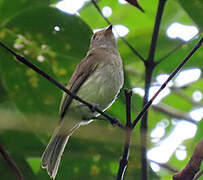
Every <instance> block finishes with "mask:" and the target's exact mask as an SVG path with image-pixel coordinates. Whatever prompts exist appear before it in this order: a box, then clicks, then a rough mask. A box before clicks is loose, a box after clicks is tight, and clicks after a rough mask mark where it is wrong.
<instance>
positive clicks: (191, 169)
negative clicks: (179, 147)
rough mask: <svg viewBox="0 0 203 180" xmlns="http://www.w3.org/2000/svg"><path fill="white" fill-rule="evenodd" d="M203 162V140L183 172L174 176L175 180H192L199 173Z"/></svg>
mask: <svg viewBox="0 0 203 180" xmlns="http://www.w3.org/2000/svg"><path fill="white" fill-rule="evenodd" d="M202 160H203V138H202V139H201V140H200V142H199V143H198V144H197V145H196V147H195V150H194V153H193V155H192V157H191V158H190V161H189V162H188V164H187V165H186V166H185V168H184V169H183V170H181V171H180V172H178V173H176V174H175V175H174V176H173V180H192V179H193V178H194V176H195V174H196V173H197V172H198V171H199V169H200V166H201V162H202Z"/></svg>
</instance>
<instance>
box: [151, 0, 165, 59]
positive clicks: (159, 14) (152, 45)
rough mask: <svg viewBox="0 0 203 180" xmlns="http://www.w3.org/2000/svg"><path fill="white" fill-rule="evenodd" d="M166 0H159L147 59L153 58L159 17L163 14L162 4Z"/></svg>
mask: <svg viewBox="0 0 203 180" xmlns="http://www.w3.org/2000/svg"><path fill="white" fill-rule="evenodd" d="M166 1H167V0H159V5H158V10H157V14H156V20H155V25H154V30H153V34H152V40H151V44H150V49H149V56H148V60H149V61H153V60H154V55H155V52H156V47H157V40H158V35H159V27H160V23H161V18H162V15H163V11H164V6H165V3H166Z"/></svg>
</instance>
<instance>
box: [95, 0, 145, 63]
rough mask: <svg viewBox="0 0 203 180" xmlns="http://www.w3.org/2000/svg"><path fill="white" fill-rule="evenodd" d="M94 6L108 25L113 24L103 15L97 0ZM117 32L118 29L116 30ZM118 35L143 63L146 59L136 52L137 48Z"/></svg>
mask: <svg viewBox="0 0 203 180" xmlns="http://www.w3.org/2000/svg"><path fill="white" fill-rule="evenodd" d="M92 4H93V5H94V6H95V8H96V9H97V11H98V12H99V14H100V15H101V16H102V17H103V19H104V20H105V21H106V22H107V23H108V24H112V23H111V22H110V21H109V20H108V19H107V18H106V17H105V16H104V15H103V13H102V11H101V9H100V7H99V6H98V4H97V3H96V1H95V0H92ZM114 30H115V31H116V29H114ZM116 33H117V35H118V36H119V38H121V40H122V41H123V42H124V43H125V44H126V45H127V46H128V47H129V48H130V50H131V51H132V52H133V53H134V54H135V55H136V56H137V57H138V58H139V59H140V60H142V61H143V62H144V61H145V59H144V58H143V57H142V56H141V55H140V54H139V53H138V52H137V51H136V50H135V48H134V47H133V46H132V45H131V44H130V43H129V42H128V41H127V40H126V39H125V38H124V37H121V36H120V35H119V34H118V32H117V31H116Z"/></svg>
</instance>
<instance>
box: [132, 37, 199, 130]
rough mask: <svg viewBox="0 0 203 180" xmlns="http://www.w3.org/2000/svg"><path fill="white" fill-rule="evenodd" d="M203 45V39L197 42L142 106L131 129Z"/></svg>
mask: <svg viewBox="0 0 203 180" xmlns="http://www.w3.org/2000/svg"><path fill="white" fill-rule="evenodd" d="M202 43H203V38H201V39H200V40H199V42H198V43H197V44H196V46H195V47H194V48H193V49H192V51H191V52H190V53H189V54H188V55H187V57H186V58H185V59H184V60H183V61H182V62H181V63H180V64H179V65H178V67H177V68H176V69H175V70H174V71H173V72H172V73H171V74H170V76H169V77H168V79H167V80H166V81H165V82H164V84H162V86H161V87H160V88H159V90H158V91H157V92H156V93H155V95H154V96H153V97H152V98H151V99H150V100H149V102H148V103H147V104H146V105H145V106H144V108H143V109H142V111H141V112H140V113H139V114H138V116H137V117H136V118H135V120H134V121H133V127H134V126H135V125H136V124H137V122H138V121H139V120H140V118H141V117H142V116H143V115H144V114H145V112H146V111H147V110H148V109H149V107H150V106H151V104H152V102H153V101H154V99H155V98H156V97H157V96H158V94H159V93H160V92H161V91H162V90H163V89H164V88H165V87H166V85H167V84H168V82H169V81H170V80H171V79H172V78H173V77H174V76H175V75H176V74H177V73H178V71H180V69H181V68H182V67H183V66H184V64H185V63H186V62H187V61H188V60H189V59H190V58H191V56H192V55H193V54H194V53H195V52H196V51H197V50H198V49H199V48H200V46H201V45H202Z"/></svg>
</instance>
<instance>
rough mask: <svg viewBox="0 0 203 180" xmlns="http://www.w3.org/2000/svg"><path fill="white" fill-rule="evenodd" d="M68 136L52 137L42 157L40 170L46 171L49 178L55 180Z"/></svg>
mask: <svg viewBox="0 0 203 180" xmlns="http://www.w3.org/2000/svg"><path fill="white" fill-rule="evenodd" d="M68 139H69V136H65V135H56V136H54V137H53V138H52V139H51V141H50V143H49V144H48V146H47V148H46V149H45V151H44V153H43V155H42V168H45V169H47V172H48V174H49V176H50V177H51V178H53V179H55V177H56V174H57V171H58V167H59V164H60V161H61V156H62V154H63V151H64V149H65V146H66V143H67V142H68Z"/></svg>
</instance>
